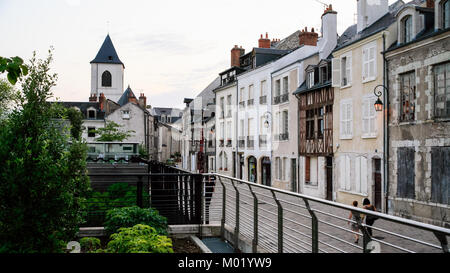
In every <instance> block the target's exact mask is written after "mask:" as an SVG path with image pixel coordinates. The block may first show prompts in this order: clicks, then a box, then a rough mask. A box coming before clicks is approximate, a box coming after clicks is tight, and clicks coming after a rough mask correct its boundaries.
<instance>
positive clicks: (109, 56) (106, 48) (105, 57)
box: [91, 34, 125, 68]
mask: <svg viewBox="0 0 450 273" xmlns="http://www.w3.org/2000/svg"><path fill="white" fill-rule="evenodd" d="M91 63H106V64H121V65H123V67H124V68H125V65H124V64H123V63H122V61H121V60H120V59H119V56H118V55H117V52H116V49H115V48H114V45H113V43H112V41H111V37H109V34H108V35H107V36H106V38H105V41H104V42H103V44H102V47H101V48H100V50H99V51H98V53H97V56H95V59H93V60H92V61H91Z"/></svg>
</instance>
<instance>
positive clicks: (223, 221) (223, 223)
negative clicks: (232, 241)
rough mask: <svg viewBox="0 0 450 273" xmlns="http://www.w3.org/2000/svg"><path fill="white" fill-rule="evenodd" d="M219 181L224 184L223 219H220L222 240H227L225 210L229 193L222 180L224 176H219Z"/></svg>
mask: <svg viewBox="0 0 450 273" xmlns="http://www.w3.org/2000/svg"><path fill="white" fill-rule="evenodd" d="M219 182H220V184H221V185H222V219H221V221H220V238H221V239H222V240H225V215H226V210H225V205H226V203H227V202H226V201H227V193H226V188H225V185H224V184H223V182H222V178H221V177H220V176H219Z"/></svg>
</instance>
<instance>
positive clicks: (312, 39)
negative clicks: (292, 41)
mask: <svg viewBox="0 0 450 273" xmlns="http://www.w3.org/2000/svg"><path fill="white" fill-rule="evenodd" d="M298 38H299V40H300V46H302V45H308V46H317V39H318V38H319V34H318V33H316V32H314V28H313V29H312V30H311V32H308V28H307V27H305V29H304V30H302V32H301V33H300V34H299V35H298Z"/></svg>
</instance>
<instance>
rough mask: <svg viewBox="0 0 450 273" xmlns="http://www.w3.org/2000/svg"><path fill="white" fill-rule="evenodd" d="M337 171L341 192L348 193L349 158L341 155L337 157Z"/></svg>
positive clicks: (349, 188)
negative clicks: (338, 171) (338, 172)
mask: <svg viewBox="0 0 450 273" xmlns="http://www.w3.org/2000/svg"><path fill="white" fill-rule="evenodd" d="M339 165H340V167H339V170H340V176H339V177H340V181H339V182H340V186H341V190H346V191H350V190H351V189H352V188H351V185H352V184H351V180H350V178H351V176H350V156H348V155H341V156H340V157H339Z"/></svg>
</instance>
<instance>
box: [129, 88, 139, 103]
mask: <svg viewBox="0 0 450 273" xmlns="http://www.w3.org/2000/svg"><path fill="white" fill-rule="evenodd" d="M128 88H130V86H128ZM128 102H134V103H135V104H137V103H138V102H137V99H136V97H135V96H134V95H133V93H131V92H129V93H128Z"/></svg>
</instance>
